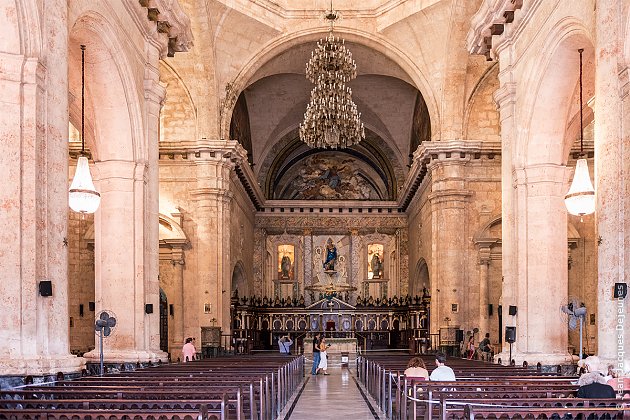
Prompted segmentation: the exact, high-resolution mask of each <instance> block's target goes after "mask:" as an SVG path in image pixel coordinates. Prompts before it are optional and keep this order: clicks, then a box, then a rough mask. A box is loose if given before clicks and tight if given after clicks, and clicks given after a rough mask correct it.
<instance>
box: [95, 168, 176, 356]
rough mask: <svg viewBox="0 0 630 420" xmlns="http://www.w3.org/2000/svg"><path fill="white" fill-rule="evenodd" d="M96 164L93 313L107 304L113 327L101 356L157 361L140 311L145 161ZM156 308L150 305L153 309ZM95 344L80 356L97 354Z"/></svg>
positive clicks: (142, 302)
mask: <svg viewBox="0 0 630 420" xmlns="http://www.w3.org/2000/svg"><path fill="white" fill-rule="evenodd" d="M95 169H96V170H95V172H94V178H95V179H96V180H97V185H98V186H97V188H98V189H99V191H100V193H101V205H100V208H99V210H98V211H97V212H96V214H95V217H94V234H95V248H94V261H95V270H94V275H95V288H94V294H95V299H96V313H97V314H98V312H99V311H101V310H110V311H113V313H114V314H115V315H116V318H117V324H116V327H115V330H114V333H113V334H112V335H111V336H109V337H108V338H106V339H105V340H104V343H103V348H104V359H105V361H107V362H114V363H120V362H137V361H140V362H146V361H157V360H158V359H159V358H160V355H158V354H156V353H153V352H151V350H150V345H149V341H148V340H147V335H146V328H147V320H148V317H149V316H150V315H148V314H146V313H145V303H146V300H145V294H146V293H147V290H148V288H149V285H148V284H147V282H146V281H145V270H146V268H145V263H146V261H145V253H146V248H145V239H144V234H145V230H144V226H145V220H146V219H145V218H146V212H145V209H144V206H145V187H144V183H145V178H144V173H145V166H144V164H141V163H140V164H138V163H136V162H130V161H103V162H97V163H96V165H95ZM156 246H157V245H156ZM156 277H157V274H156ZM157 308H159V306H157V305H156V306H154V312H155V311H157ZM151 315H152V314H151ZM158 334H159V329H158ZM97 341H98V340H97ZM96 344H97V346H96V348H95V349H94V351H91V352H89V353H86V354H85V356H84V357H85V358H86V359H88V360H89V361H90V362H98V360H99V348H98V342H97V343H96ZM158 349H159V340H158ZM161 356H163V358H165V355H161Z"/></svg>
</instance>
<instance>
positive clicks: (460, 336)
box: [455, 330, 464, 343]
mask: <svg viewBox="0 0 630 420" xmlns="http://www.w3.org/2000/svg"><path fill="white" fill-rule="evenodd" d="M455 341H456V342H458V343H461V342H462V341H464V330H455Z"/></svg>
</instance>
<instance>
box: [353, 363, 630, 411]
mask: <svg viewBox="0 0 630 420" xmlns="http://www.w3.org/2000/svg"><path fill="white" fill-rule="evenodd" d="M421 357H422V359H423V361H424V362H425V364H426V366H427V370H428V371H429V372H431V371H432V370H433V369H434V368H435V359H434V357H433V356H429V355H426V356H421ZM409 359H410V356H408V355H401V354H370V355H369V356H365V355H362V356H359V357H358V359H357V375H358V378H359V380H360V381H361V382H362V383H363V385H364V386H365V388H366V389H367V390H368V392H369V393H370V394H371V395H372V397H373V398H374V399H375V400H376V402H377V404H378V405H379V407H380V408H381V410H382V411H383V412H384V413H386V414H387V417H388V418H389V419H404V420H407V419H438V418H439V419H443V420H445V419H463V418H466V419H479V418H483V419H485V418H493V419H495V418H496V419H498V418H501V419H503V418H505V419H516V418H518V419H521V418H532V419H547V418H589V416H596V417H592V418H611V419H624V420H630V401H628V400H621V399H597V400H585V399H579V398H576V393H577V390H578V386H577V385H576V382H577V377H575V376H560V375H558V374H556V373H544V372H541V371H539V370H536V369H528V368H526V367H516V366H502V365H497V364H491V363H486V362H481V361H473V360H467V359H457V358H450V359H448V361H447V365H448V366H450V367H451V368H452V369H453V371H454V372H455V376H456V378H457V381H456V382H430V381H422V380H415V379H409V378H405V376H404V374H403V372H404V371H405V369H406V367H407V363H408V361H409ZM579 416H582V417H579ZM602 416H604V417H602Z"/></svg>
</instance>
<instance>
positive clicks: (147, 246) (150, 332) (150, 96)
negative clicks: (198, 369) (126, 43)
mask: <svg viewBox="0 0 630 420" xmlns="http://www.w3.org/2000/svg"><path fill="white" fill-rule="evenodd" d="M148 55H149V59H148V62H149V63H150V65H147V67H146V70H145V74H146V77H147V78H146V79H145V80H144V98H145V121H146V148H147V168H146V181H147V184H146V194H145V197H146V198H145V200H146V201H145V220H144V230H145V235H144V250H145V253H144V261H145V262H144V267H145V268H144V278H145V282H146V285H147V292H146V295H145V300H146V303H151V304H153V308H154V309H156V310H154V311H153V313H152V314H148V315H147V328H146V329H145V334H146V339H147V341H148V343H149V349H150V350H151V351H153V352H156V353H160V352H161V350H160V311H159V310H157V308H159V307H160V281H159V278H158V276H159V272H160V269H159V240H160V238H159V212H160V209H159V207H160V199H159V196H160V187H159V182H160V179H159V178H160V174H159V168H158V163H159V159H160V149H159V141H160V139H159V127H160V109H161V107H162V102H163V101H164V97H165V95H166V89H165V88H163V87H162V86H161V85H160V84H159V78H160V75H159V71H158V67H157V66H158V62H159V58H160V55H159V50H158V49H157V48H148ZM161 356H166V355H161Z"/></svg>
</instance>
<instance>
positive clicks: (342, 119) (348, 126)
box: [300, 4, 365, 149]
mask: <svg viewBox="0 0 630 420" xmlns="http://www.w3.org/2000/svg"><path fill="white" fill-rule="evenodd" d="M338 17H339V16H338V15H337V13H335V12H334V11H333V10H332V4H331V7H330V12H329V13H328V14H327V15H326V19H327V20H328V21H330V31H329V33H328V36H327V37H326V38H325V39H324V40H321V39H320V40H319V42H318V43H317V48H315V51H313V52H312V53H311V59H310V60H309V62H308V63H306V78H307V79H308V80H310V81H311V82H312V83H314V84H315V87H314V88H313V90H312V91H311V100H310V102H309V104H308V105H307V107H306V112H305V113H304V121H303V122H302V123H301V124H300V139H301V140H302V141H303V142H304V143H306V144H308V145H309V146H310V147H315V148H331V149H336V148H338V147H340V148H346V147H350V146H352V145H353V144H356V143H358V142H360V141H361V140H362V139H364V138H365V129H364V127H363V123H361V113H360V112H358V111H357V105H356V104H355V103H354V102H353V101H352V90H351V89H350V88H349V87H347V86H346V83H347V82H349V81H350V80H352V79H354V78H356V77H357V65H356V63H355V62H354V60H353V59H352V53H351V52H350V51H349V50H348V49H347V48H346V46H345V41H344V40H343V39H341V38H339V37H335V36H334V34H333V23H334V21H335V20H337V19H338Z"/></svg>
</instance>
